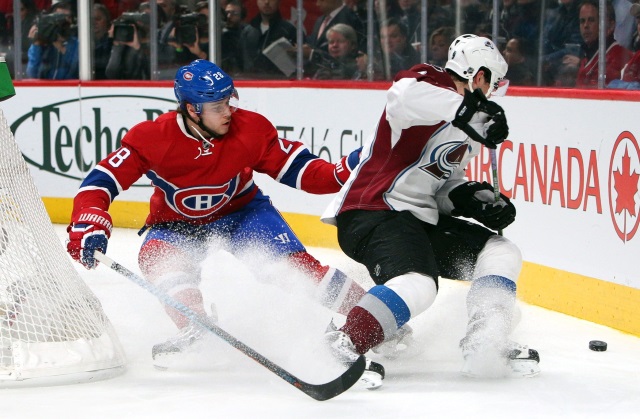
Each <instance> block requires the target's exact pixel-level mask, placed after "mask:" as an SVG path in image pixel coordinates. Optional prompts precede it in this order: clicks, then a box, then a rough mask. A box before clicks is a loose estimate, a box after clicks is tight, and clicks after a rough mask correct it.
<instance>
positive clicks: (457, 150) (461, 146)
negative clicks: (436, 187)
mask: <svg viewBox="0 0 640 419" xmlns="http://www.w3.org/2000/svg"><path fill="white" fill-rule="evenodd" d="M468 149H469V144H466V143H463V142H459V141H454V142H450V143H443V144H439V145H437V146H436V147H435V148H434V149H433V150H432V151H431V153H429V157H428V161H430V163H427V164H425V165H422V166H420V170H423V171H425V172H427V173H428V174H430V175H431V176H433V177H434V178H436V179H438V180H441V179H447V178H448V177H449V176H451V173H452V172H453V171H454V170H455V169H456V167H458V166H459V165H460V162H461V161H462V159H463V158H464V156H465V154H466V152H467V150H468Z"/></svg>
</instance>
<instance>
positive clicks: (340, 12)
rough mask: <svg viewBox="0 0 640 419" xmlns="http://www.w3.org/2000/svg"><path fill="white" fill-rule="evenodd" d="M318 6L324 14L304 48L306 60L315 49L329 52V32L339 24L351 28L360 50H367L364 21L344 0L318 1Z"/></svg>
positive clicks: (314, 26) (317, 21) (315, 25)
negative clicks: (356, 37) (354, 32)
mask: <svg viewBox="0 0 640 419" xmlns="http://www.w3.org/2000/svg"><path fill="white" fill-rule="evenodd" d="M316 6H317V8H318V9H319V10H320V11H321V12H322V16H320V17H319V18H318V19H317V20H316V22H315V24H314V25H313V31H312V32H311V34H310V35H309V36H308V37H307V40H306V45H305V47H304V57H305V58H309V57H310V56H311V51H312V50H314V49H321V50H322V51H324V52H328V51H329V48H328V47H329V45H328V43H327V30H328V29H329V28H330V27H331V26H333V25H335V24H338V23H344V24H346V25H349V26H351V27H352V28H353V29H354V30H355V31H356V35H357V36H358V49H359V50H361V51H365V50H366V35H365V32H364V26H363V24H362V21H361V20H360V19H359V18H358V15H356V14H355V12H354V11H353V10H351V9H349V8H348V7H346V6H345V5H344V4H343V2H342V0H316Z"/></svg>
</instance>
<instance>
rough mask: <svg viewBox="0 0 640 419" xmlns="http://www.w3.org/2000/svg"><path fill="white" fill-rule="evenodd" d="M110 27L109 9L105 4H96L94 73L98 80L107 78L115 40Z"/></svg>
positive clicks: (94, 11) (94, 15) (94, 13)
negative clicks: (111, 35)
mask: <svg viewBox="0 0 640 419" xmlns="http://www.w3.org/2000/svg"><path fill="white" fill-rule="evenodd" d="M110 27H111V15H110V13H109V9H107V7H106V6H105V5H103V4H99V3H95V4H94V5H93V43H94V48H93V71H94V79H96V80H104V79H106V78H107V75H106V69H107V64H108V63H109V57H110V56H111V47H112V45H113V39H112V38H111V37H110V36H109V28H110Z"/></svg>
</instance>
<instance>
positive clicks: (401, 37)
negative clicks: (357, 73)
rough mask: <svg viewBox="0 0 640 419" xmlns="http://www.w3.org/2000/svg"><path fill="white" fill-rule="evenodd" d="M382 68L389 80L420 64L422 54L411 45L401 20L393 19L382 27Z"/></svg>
mask: <svg viewBox="0 0 640 419" xmlns="http://www.w3.org/2000/svg"><path fill="white" fill-rule="evenodd" d="M380 45H381V47H382V66H383V68H384V75H385V78H386V79H387V80H391V79H392V78H393V76H395V75H396V74H397V73H398V71H400V70H408V69H409V68H411V67H412V66H414V65H416V64H418V63H419V62H420V54H419V53H418V51H416V49H415V48H413V47H412V46H411V43H409V34H408V32H407V27H406V26H405V25H404V23H402V22H401V21H400V20H399V19H396V18H391V19H388V20H387V21H386V22H384V23H383V24H382V26H381V27H380Z"/></svg>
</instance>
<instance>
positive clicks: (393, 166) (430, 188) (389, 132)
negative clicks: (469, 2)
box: [322, 64, 488, 224]
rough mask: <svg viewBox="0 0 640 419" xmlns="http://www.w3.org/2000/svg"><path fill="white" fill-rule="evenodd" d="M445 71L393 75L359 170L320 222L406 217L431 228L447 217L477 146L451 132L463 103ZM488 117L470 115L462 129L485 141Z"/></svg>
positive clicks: (425, 68) (420, 69) (420, 68)
mask: <svg viewBox="0 0 640 419" xmlns="http://www.w3.org/2000/svg"><path fill="white" fill-rule="evenodd" d="M462 99H463V96H462V95H460V94H459V93H458V92H457V90H456V86H455V84H454V83H453V81H452V79H451V77H450V76H449V75H448V74H447V73H446V72H445V70H444V69H442V68H440V67H436V66H432V65H428V64H419V65H417V66H414V67H412V68H411V69H410V70H408V71H401V72H399V73H398V75H396V77H395V80H394V83H393V85H392V86H391V88H390V89H389V90H388V92H387V106H386V108H385V110H384V112H383V113H382V116H381V117H380V120H379V122H378V126H377V128H376V132H375V133H374V134H373V136H372V137H371V138H369V139H368V141H367V143H366V144H365V145H364V147H363V149H362V154H361V156H360V164H359V165H358V166H357V167H356V169H355V173H352V174H351V177H350V178H349V180H348V181H347V183H345V185H344V187H343V188H342V190H341V191H340V193H339V194H337V195H336V198H335V199H334V200H333V202H332V204H331V205H330V206H329V207H328V208H327V210H326V211H325V212H324V214H323V215H322V220H323V221H324V222H326V223H328V224H335V216H336V215H338V214H340V213H342V212H344V211H348V210H353V209H358V210H370V211H378V210H382V211H385V210H386V211H388V210H393V211H411V213H413V214H414V215H415V216H416V217H417V218H418V219H420V220H422V221H425V222H428V223H431V224H437V222H438V214H439V212H442V213H445V214H450V213H451V210H452V209H453V204H452V203H451V201H450V200H449V199H448V197H447V195H448V193H449V191H451V189H453V188H454V187H456V186H458V185H460V184H462V183H464V182H466V179H465V171H464V169H465V166H466V165H467V164H468V162H469V161H470V160H471V159H472V158H473V157H475V156H476V155H478V153H479V152H480V148H481V144H480V143H478V142H476V141H473V140H471V139H470V138H469V137H468V136H467V135H466V134H465V133H464V132H463V131H461V130H459V129H458V128H455V127H454V126H453V125H451V122H450V121H452V120H453V119H454V118H455V115H456V111H457V110H458V108H459V107H460V104H461V103H462ZM487 120H488V115H485V114H480V113H476V114H475V115H474V116H473V118H472V119H471V121H470V122H469V125H471V126H472V127H473V128H474V129H476V131H478V132H479V133H480V135H483V136H485V123H486V122H487Z"/></svg>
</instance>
